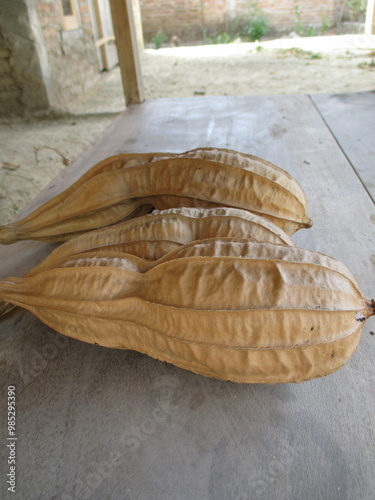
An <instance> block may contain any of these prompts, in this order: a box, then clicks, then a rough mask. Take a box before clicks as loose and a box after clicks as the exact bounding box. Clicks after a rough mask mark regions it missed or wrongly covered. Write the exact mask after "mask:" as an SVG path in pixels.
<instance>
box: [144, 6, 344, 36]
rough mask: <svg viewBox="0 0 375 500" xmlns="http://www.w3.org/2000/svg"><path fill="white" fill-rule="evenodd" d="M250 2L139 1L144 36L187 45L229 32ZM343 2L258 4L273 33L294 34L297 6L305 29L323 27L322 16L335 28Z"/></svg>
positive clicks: (245, 13) (246, 14) (247, 13)
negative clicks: (175, 39) (171, 38)
mask: <svg viewBox="0 0 375 500" xmlns="http://www.w3.org/2000/svg"><path fill="white" fill-rule="evenodd" d="M251 3H252V2H251V1H249V0H203V2H202V5H203V19H204V26H202V9H201V0H140V7H141V13H142V26H143V33H144V37H145V40H146V41H148V42H149V41H150V40H151V38H152V37H153V36H154V35H155V33H156V32H157V31H158V29H161V30H162V31H163V32H164V33H165V34H166V35H167V36H173V35H178V36H179V37H180V39H181V40H182V41H184V42H186V41H191V40H199V39H202V37H203V29H202V28H203V27H205V29H206V30H207V32H208V33H213V32H219V31H228V30H229V29H230V27H231V26H233V25H234V24H235V23H236V20H237V21H238V20H239V19H240V18H241V17H243V16H245V17H246V16H249V13H250V9H249V7H250V5H251ZM341 3H342V1H341V0H299V1H298V2H295V1H294V0H278V1H277V0H259V2H258V7H259V8H261V9H262V10H263V11H264V12H265V14H266V15H267V17H268V20H269V22H270V27H271V29H272V30H273V31H280V32H282V31H292V30H293V29H294V26H295V4H297V5H298V6H299V11H300V22H301V24H302V25H309V24H312V25H315V26H317V27H320V26H321V25H322V20H323V16H325V17H326V20H327V21H328V22H329V23H330V24H331V25H333V24H335V22H336V19H337V13H338V10H339V9H340V6H341Z"/></svg>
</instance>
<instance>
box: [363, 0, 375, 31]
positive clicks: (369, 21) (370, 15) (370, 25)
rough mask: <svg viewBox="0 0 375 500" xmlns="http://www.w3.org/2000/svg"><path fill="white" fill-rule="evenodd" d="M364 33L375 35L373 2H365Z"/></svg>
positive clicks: (374, 4) (373, 0) (371, 0)
mask: <svg viewBox="0 0 375 500" xmlns="http://www.w3.org/2000/svg"><path fill="white" fill-rule="evenodd" d="M365 33H366V35H375V0H368V1H367V10H366V21H365Z"/></svg>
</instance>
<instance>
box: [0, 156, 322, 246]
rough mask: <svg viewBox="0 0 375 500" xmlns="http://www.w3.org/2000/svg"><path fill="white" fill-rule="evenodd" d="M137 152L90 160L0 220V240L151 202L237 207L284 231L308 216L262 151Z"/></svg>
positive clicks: (60, 235)
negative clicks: (40, 200) (38, 201)
mask: <svg viewBox="0 0 375 500" xmlns="http://www.w3.org/2000/svg"><path fill="white" fill-rule="evenodd" d="M136 156H137V155H125V157H123V155H118V156H115V157H111V158H108V159H107V160H106V161H104V162H101V163H100V164H99V165H97V166H95V167H93V169H92V170H93V171H89V172H87V173H86V174H85V175H84V176H83V177H82V178H81V179H80V180H78V181H77V182H76V183H74V184H73V185H72V186H71V187H70V188H69V189H67V190H66V191H64V192H63V193H61V194H60V195H58V196H56V197H55V198H53V199H52V200H50V201H49V202H47V203H45V204H44V205H42V206H41V207H40V208H38V209H37V210H35V211H34V212H32V213H31V214H30V215H29V216H27V217H25V218H24V219H21V220H20V221H17V222H14V223H11V224H8V225H6V226H2V227H0V243H3V244H8V243H13V242H16V241H19V240H22V239H36V240H42V241H64V240H66V239H69V238H70V237H72V234H73V233H75V232H83V231H88V230H92V229H95V228H99V227H104V226H108V225H110V224H115V223H117V222H120V221H122V220H127V219H129V218H132V217H134V214H135V213H137V211H138V210H142V207H144V206H146V210H149V207H150V205H152V206H153V207H155V208H158V209H162V208H172V207H181V206H203V207H205V206H209V207H212V206H229V207H234V208H241V209H244V210H248V211H250V212H254V213H257V214H259V215H262V216H264V217H266V218H268V219H269V220H271V221H272V222H274V223H275V224H277V225H279V226H280V227H281V228H282V229H283V230H284V231H285V232H286V233H287V234H289V235H291V234H293V233H294V232H295V231H297V230H298V229H299V228H301V227H310V226H311V224H312V223H311V220H310V219H309V217H308V216H307V208H306V199H305V196H304V194H303V191H302V189H301V188H300V186H299V185H298V183H297V181H296V180H295V179H294V178H293V177H292V176H290V175H289V174H287V173H286V172H285V171H284V170H282V169H279V168H278V167H276V166H274V165H272V164H271V163H269V162H266V161H264V160H262V159H260V158H256V157H251V156H249V155H244V154H241V153H236V152H232V151H226V150H211V149H207V150H205V149H200V150H195V151H192V152H187V153H184V154H181V155H174V156H172V155H171V154H167V153H152V154H149V155H138V156H137V158H135V157H136ZM207 158H208V159H207ZM221 160H223V161H226V162H227V163H223V162H222V161H221ZM141 161H145V163H141V164H138V162H141ZM146 161H147V162H146ZM129 165H133V166H129ZM137 215H138V214H137Z"/></svg>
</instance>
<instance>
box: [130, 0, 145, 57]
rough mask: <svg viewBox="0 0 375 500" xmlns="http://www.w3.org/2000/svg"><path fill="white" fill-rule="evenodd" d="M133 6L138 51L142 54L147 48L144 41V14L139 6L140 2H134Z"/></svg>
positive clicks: (135, 0) (134, 0)
mask: <svg viewBox="0 0 375 500" xmlns="http://www.w3.org/2000/svg"><path fill="white" fill-rule="evenodd" d="M132 5H133V15H134V26H135V32H136V35H137V41H138V49H139V50H140V52H142V51H143V50H144V48H145V43H144V40H143V28H142V13H141V7H140V5H139V0H132Z"/></svg>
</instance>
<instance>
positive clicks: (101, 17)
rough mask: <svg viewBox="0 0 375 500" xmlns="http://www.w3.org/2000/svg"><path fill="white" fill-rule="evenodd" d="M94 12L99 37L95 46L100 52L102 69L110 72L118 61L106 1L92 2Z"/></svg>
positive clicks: (95, 0)
mask: <svg viewBox="0 0 375 500" xmlns="http://www.w3.org/2000/svg"><path fill="white" fill-rule="evenodd" d="M94 11H95V18H96V24H97V29H98V34H99V37H100V38H99V40H98V41H97V42H96V46H97V47H99V48H100V51H101V55H102V61H103V69H106V70H110V69H112V68H114V67H115V66H116V65H117V64H118V62H119V60H118V54H117V48H116V44H115V43H114V42H115V41H116V40H115V37H114V34H113V23H112V16H111V10H110V7H109V2H108V0H94Z"/></svg>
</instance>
